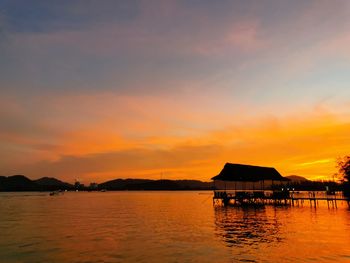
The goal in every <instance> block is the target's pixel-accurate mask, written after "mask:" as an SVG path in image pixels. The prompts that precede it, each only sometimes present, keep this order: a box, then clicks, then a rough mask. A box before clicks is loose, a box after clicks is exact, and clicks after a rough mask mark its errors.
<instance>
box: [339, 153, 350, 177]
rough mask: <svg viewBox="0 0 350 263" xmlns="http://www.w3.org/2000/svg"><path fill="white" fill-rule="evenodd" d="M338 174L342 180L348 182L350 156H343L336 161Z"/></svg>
mask: <svg viewBox="0 0 350 263" xmlns="http://www.w3.org/2000/svg"><path fill="white" fill-rule="evenodd" d="M338 168H339V174H340V175H341V176H342V178H343V180H344V181H346V182H350V156H345V157H343V158H341V159H339V160H338Z"/></svg>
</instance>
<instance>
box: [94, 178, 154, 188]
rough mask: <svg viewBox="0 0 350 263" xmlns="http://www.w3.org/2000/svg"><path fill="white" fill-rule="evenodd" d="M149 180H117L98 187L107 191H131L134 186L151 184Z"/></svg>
mask: <svg viewBox="0 0 350 263" xmlns="http://www.w3.org/2000/svg"><path fill="white" fill-rule="evenodd" d="M151 181H152V180H149V179H115V180H111V181H107V182H104V183H101V184H99V185H98V188H99V189H107V190H130V189H132V188H133V185H137V184H139V185H140V184H145V183H148V182H151Z"/></svg>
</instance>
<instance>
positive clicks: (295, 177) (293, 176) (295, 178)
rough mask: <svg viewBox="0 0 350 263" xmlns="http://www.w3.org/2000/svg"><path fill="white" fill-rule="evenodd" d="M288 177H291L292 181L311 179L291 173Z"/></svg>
mask: <svg viewBox="0 0 350 263" xmlns="http://www.w3.org/2000/svg"><path fill="white" fill-rule="evenodd" d="M286 178H288V179H290V180H291V181H292V182H306V181H310V180H308V179H306V178H305V177H302V176H298V175H289V176H286Z"/></svg>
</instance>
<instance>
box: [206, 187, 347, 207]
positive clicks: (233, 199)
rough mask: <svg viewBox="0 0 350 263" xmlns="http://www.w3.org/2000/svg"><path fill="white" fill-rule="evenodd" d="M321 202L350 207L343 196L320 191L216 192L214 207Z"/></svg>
mask: <svg viewBox="0 0 350 263" xmlns="http://www.w3.org/2000/svg"><path fill="white" fill-rule="evenodd" d="M320 201H325V202H327V206H328V208H337V207H338V204H337V202H347V204H348V205H349V207H350V200H349V199H348V198H345V197H344V196H342V194H341V193H340V192H339V193H335V194H331V195H330V194H327V192H320V191H308V192H297V191H256V190H250V191H246V190H245V191H236V190H233V191H226V190H224V191H223V190H216V191H214V196H213V204H214V205H224V206H228V205H233V206H264V205H275V206H304V204H305V203H306V204H309V205H310V206H311V207H317V206H318V205H319V202H320Z"/></svg>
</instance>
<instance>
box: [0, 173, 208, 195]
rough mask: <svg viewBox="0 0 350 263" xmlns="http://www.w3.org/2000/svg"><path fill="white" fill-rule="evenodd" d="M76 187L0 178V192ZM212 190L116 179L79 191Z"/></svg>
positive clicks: (190, 183)
mask: <svg viewBox="0 0 350 263" xmlns="http://www.w3.org/2000/svg"><path fill="white" fill-rule="evenodd" d="M73 189H75V186H73V185H71V184H69V183H66V182H62V181H60V180H58V179H56V178H50V177H43V178H40V179H37V180H30V179H28V178H27V177H25V176H24V175H13V176H0V191H55V190H73ZM102 189H106V190H211V189H213V184H212V183H209V182H201V181H198V180H150V179H115V180H111V181H107V182H104V183H101V184H99V185H98V186H96V187H93V188H92V187H91V186H89V187H84V186H81V187H80V188H79V190H89V191H91V190H102Z"/></svg>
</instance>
